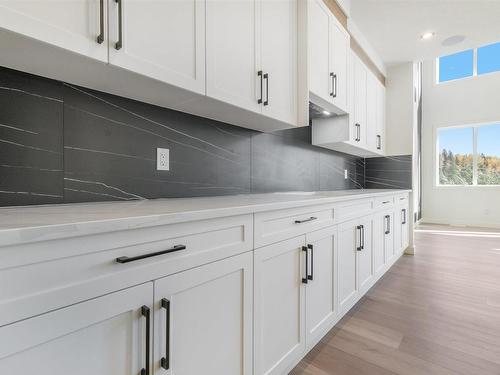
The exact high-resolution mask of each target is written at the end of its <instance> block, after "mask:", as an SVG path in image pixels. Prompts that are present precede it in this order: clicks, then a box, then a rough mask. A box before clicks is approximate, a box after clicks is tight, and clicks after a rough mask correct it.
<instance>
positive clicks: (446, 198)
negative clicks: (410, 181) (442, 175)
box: [422, 60, 500, 227]
mask: <svg viewBox="0 0 500 375" xmlns="http://www.w3.org/2000/svg"><path fill="white" fill-rule="evenodd" d="M435 80H436V78H435V63H434V60H431V61H426V62H424V65H423V83H422V97H423V129H422V138H423V139H422V175H423V202H422V203H423V204H422V213H423V221H425V222H433V223H445V224H456V225H471V226H474V225H475V226H489V227H500V187H491V186H490V187H477V186H473V187H467V188H464V187H436V185H435V173H436V169H435V168H436V159H435V158H436V147H435V133H436V128H438V127H443V126H454V125H467V124H476V123H485V122H486V123H487V122H493V121H500V73H493V74H489V75H484V76H479V77H472V78H466V79H462V80H457V81H452V82H446V83H442V84H435ZM498 142H499V146H500V140H498Z"/></svg>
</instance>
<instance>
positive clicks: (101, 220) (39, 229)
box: [0, 189, 410, 246]
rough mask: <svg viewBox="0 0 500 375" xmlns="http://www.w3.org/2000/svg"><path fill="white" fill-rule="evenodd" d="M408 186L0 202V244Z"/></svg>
mask: <svg viewBox="0 0 500 375" xmlns="http://www.w3.org/2000/svg"><path fill="white" fill-rule="evenodd" d="M409 191H410V190H395V189H366V190H363V189H356V190H338V191H319V192H283V193H270V194H246V195H229V196H217V197H199V198H175V199H152V200H139V201H128V202H102V203H78V204H58V205H45V206H23V207H3V208H0V246H7V245H13V244H21V243H26V242H34V241H43V240H49V239H57V238H67V237H73V236H85V235H90V234H96V233H103V232H113V231H119V230H127V229H134V228H142V227H149V226H157V225H164V224H172V223H180V222H186V221H195V220H202V219H209V218H217V217H223V216H232V215H241V214H248V213H255V212H261V211H270V210H277V209H283V208H293V207H302V206H308V205H314V204H324V203H334V202H338V201H345V200H349V199H353V198H356V199H357V198H367V197H372V196H377V195H385V194H391V193H404V192H409Z"/></svg>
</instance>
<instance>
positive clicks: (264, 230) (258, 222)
mask: <svg viewBox="0 0 500 375" xmlns="http://www.w3.org/2000/svg"><path fill="white" fill-rule="evenodd" d="M333 211H334V210H333V205H318V206H308V207H301V208H292V209H285V210H278V211H270V212H261V213H257V214H255V232H254V243H255V247H256V248H257V247H261V246H265V245H269V244H271V243H275V242H278V241H281V240H284V239H287V238H292V237H295V236H298V235H301V234H305V233H307V232H310V231H313V230H316V229H319V228H324V227H326V226H329V225H332V224H333V222H334V212H333Z"/></svg>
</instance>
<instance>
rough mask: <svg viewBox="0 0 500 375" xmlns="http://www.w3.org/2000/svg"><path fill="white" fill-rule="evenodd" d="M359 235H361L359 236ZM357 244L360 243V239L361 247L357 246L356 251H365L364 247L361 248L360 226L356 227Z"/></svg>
mask: <svg viewBox="0 0 500 375" xmlns="http://www.w3.org/2000/svg"><path fill="white" fill-rule="evenodd" d="M358 233H359V235H358ZM356 237H357V238H356V242H358V239H359V246H356V250H357V251H361V250H363V247H362V246H361V225H358V226H357V227H356Z"/></svg>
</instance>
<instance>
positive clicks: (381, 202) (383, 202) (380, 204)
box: [373, 195, 394, 210]
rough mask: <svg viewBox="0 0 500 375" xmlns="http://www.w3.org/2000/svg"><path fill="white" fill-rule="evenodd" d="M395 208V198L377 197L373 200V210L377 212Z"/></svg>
mask: <svg viewBox="0 0 500 375" xmlns="http://www.w3.org/2000/svg"><path fill="white" fill-rule="evenodd" d="M392 206H394V196H392V195H391V196H386V197H377V198H375V199H374V200H373V208H374V209H375V210H378V209H384V208H388V207H392Z"/></svg>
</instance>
